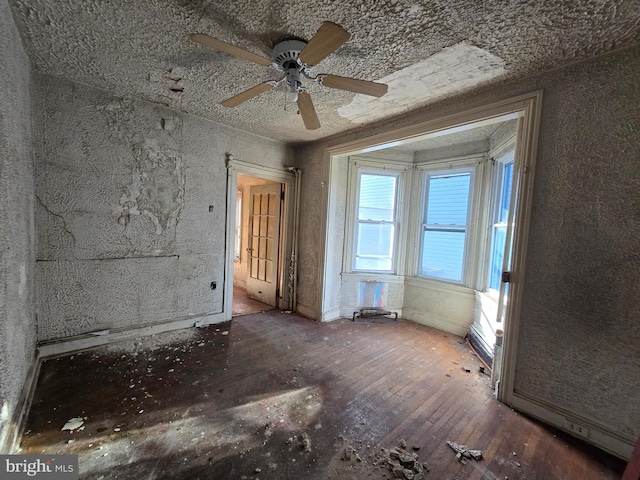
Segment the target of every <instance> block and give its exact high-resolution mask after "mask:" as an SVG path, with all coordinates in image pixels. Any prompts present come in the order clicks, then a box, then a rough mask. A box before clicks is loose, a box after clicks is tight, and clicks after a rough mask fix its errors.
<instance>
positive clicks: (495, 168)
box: [481, 143, 516, 299]
mask: <svg viewBox="0 0 640 480" xmlns="http://www.w3.org/2000/svg"><path fill="white" fill-rule="evenodd" d="M508 164H511V165H513V170H512V173H511V184H510V186H509V203H510V205H509V211H508V213H507V219H506V221H504V222H499V221H497V220H499V209H500V203H501V199H502V191H503V187H504V185H503V183H502V182H503V178H504V169H505V167H506V165H508ZM491 166H492V171H491V179H490V184H489V186H488V188H489V198H490V199H489V202H490V204H489V208H488V212H489V213H488V218H487V237H486V258H485V262H484V265H485V268H484V269H483V271H482V272H481V276H482V291H484V292H486V293H488V294H489V295H491V296H492V297H495V298H496V299H497V298H498V296H499V294H500V282H499V284H498V288H497V289H495V288H491V286H490V280H489V276H490V272H491V269H492V262H493V250H494V248H493V246H494V235H495V229H496V227H498V226H500V227H504V228H505V242H506V240H507V238H506V237H508V235H507V233H508V230H509V228H508V227H509V219H511V220H512V223H514V222H515V218H514V216H513V214H512V212H513V210H514V208H515V207H516V205H511V202H513V201H514V200H515V199H514V198H513V197H514V194H513V191H514V187H515V186H516V185H515V177H514V175H515V169H516V162H515V145H514V144H513V143H510V144H508V145H507V146H506V148H504V149H503V150H502V151H500V152H499V154H497V155H493V156H492V161H491ZM511 242H513V237H512V238H511ZM512 248H513V246H512ZM503 250H504V249H503ZM507 261H508V260H507ZM503 269H504V259H503V264H502V265H501V266H500V270H501V271H502V270H503Z"/></svg>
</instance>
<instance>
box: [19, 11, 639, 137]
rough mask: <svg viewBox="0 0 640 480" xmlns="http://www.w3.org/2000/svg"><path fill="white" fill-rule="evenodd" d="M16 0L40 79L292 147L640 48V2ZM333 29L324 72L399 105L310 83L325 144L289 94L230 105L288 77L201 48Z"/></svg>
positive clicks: (248, 45)
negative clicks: (61, 80)
mask: <svg viewBox="0 0 640 480" xmlns="http://www.w3.org/2000/svg"><path fill="white" fill-rule="evenodd" d="M9 1H10V4H11V7H12V10H13V13H14V17H15V19H16V23H17V24H18V27H19V28H20V30H21V32H22V34H23V38H24V41H25V46H26V49H27V52H28V54H29V56H30V58H31V60H32V62H33V64H34V65H35V67H36V69H37V70H38V71H40V72H43V73H47V74H51V75H56V76H62V77H65V78H68V79H70V80H72V81H77V82H81V83H84V84H88V85H91V86H95V87H99V88H102V89H106V90H108V91H110V92H113V93H114V94H116V95H122V96H134V97H137V98H142V99H144V100H148V101H151V102H157V103H161V104H164V105H167V106H169V107H170V108H173V109H176V110H180V111H185V112H190V113H193V114H196V115H200V116H202V117H205V118H209V119H211V120H214V121H217V122H221V123H224V124H227V125H230V126H233V127H237V128H240V129H242V130H246V131H249V132H253V133H256V134H259V135H263V136H266V137H269V138H273V139H277V140H282V141H285V142H304V141H309V140H314V139H318V138H322V137H326V136H328V135H332V134H335V133H338V132H341V131H344V130H348V129H352V128H354V127H357V126H360V125H363V124H366V123H368V122H372V121H377V120H380V119H382V118H384V117H386V116H390V115H397V114H399V113H402V112H404V111H408V110H410V109H414V108H418V107H420V106H422V105H425V104H427V103H429V102H432V101H433V100H435V99H437V98H442V97H444V96H448V95H452V94H455V93H457V92H460V91H463V90H469V89H472V88H475V87H477V86H479V85H485V84H488V83H496V82H501V81H505V80H507V79H509V78H514V77H517V76H521V75H526V74H531V73H534V72H538V71H542V70H547V69H549V68H553V67H555V66H559V65H563V64H566V63H570V62H574V61H576V60H580V59H584V58H588V57H593V56H595V55H598V54H602V53H604V52H607V51H610V50H614V49H619V48H622V47H624V46H627V45H632V44H637V43H640V2H638V1H634V0H616V1H596V0H572V1H564V0H563V1H541V0H537V1H534V0H522V1H508V2H507V1H495V2H485V1H483V2H470V1H469V0H430V1H425V0H414V1H409V0H389V1H380V0H345V1H341V2H337V1H336V2H329V1H309V0H297V1H292V0H257V1H251V2H247V1H246V0H243V1H224V2H211V1H187V0H150V1H144V2H142V1H139V2H138V1H135V2H132V1H124V0H122V1H117V0H111V1H108V0H106V1H105V0H48V1H47V0H9ZM325 20H330V21H333V22H335V23H338V24H340V25H342V26H343V27H344V28H345V29H346V30H347V31H348V32H349V33H350V34H351V38H350V40H349V41H347V43H345V44H344V45H343V46H342V47H341V48H340V49H339V50H337V51H336V52H334V53H333V54H332V55H330V56H329V57H328V58H327V59H325V60H323V61H322V62H321V63H320V64H319V65H317V66H316V67H315V68H314V69H313V73H314V74H317V73H333V74H336V75H341V76H348V77H355V78H360V79H365V80H379V81H383V82H386V83H388V84H389V92H388V93H387V95H385V96H384V97H381V98H380V99H375V98H372V97H362V96H361V95H357V96H356V95H354V94H352V93H348V92H343V91H339V90H334V89H329V88H325V87H321V86H319V85H317V84H314V83H307V84H306V86H307V87H308V88H309V90H310V92H311V95H312V98H313V101H314V103H315V106H316V111H317V113H318V117H319V119H320V123H321V128H320V129H318V130H314V131H307V130H305V128H304V125H303V123H302V119H301V118H300V116H299V115H298V114H297V108H296V106H295V104H289V105H287V104H286V102H285V93H284V92H283V91H271V92H267V93H265V94H262V95H261V96H259V97H256V98H254V99H252V100H250V101H248V102H246V103H244V104H242V105H240V106H238V107H236V108H233V109H229V108H225V107H223V106H221V105H220V102H221V101H222V100H225V99H227V98H229V97H231V96H233V95H235V94H237V93H240V92H242V91H244V90H246V89H247V88H249V87H252V86H254V85H256V84H257V83H260V82H263V81H265V80H269V79H275V78H279V75H278V73H277V72H276V71H275V70H273V69H272V68H271V67H262V66H259V65H257V64H253V63H249V62H247V61H243V60H239V59H237V58H235V57H231V56H229V55H228V54H224V53H221V52H217V51H214V50H210V49H207V48H205V47H202V46H200V45H197V44H194V43H192V42H191V41H190V40H189V35H190V34H191V33H196V32H197V33H206V34H208V35H211V36H213V37H216V38H219V39H221V40H223V41H226V42H229V43H232V44H234V45H236V46H238V47H241V48H244V49H246V50H249V51H252V52H254V53H258V54H260V55H263V56H266V57H269V58H270V56H271V47H272V46H273V45H274V44H275V43H277V41H278V40H281V39H283V38H287V37H299V38H302V39H306V40H309V39H310V38H311V37H312V36H313V34H314V33H315V31H316V30H317V29H318V27H319V26H320V24H321V23H322V22H323V21H325Z"/></svg>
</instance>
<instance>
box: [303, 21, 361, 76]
mask: <svg viewBox="0 0 640 480" xmlns="http://www.w3.org/2000/svg"><path fill="white" fill-rule="evenodd" d="M349 37H350V35H349V32H347V31H346V30H345V29H344V28H342V27H341V26H340V25H338V24H337V23H333V22H324V23H323V24H322V25H320V28H319V29H318V31H317V32H316V34H315V35H314V36H313V38H312V39H311V40H309V43H307V46H306V47H304V49H302V51H301V52H300V55H299V56H298V58H299V59H300V61H301V62H302V63H305V64H307V65H317V64H318V63H320V62H321V61H322V60H324V59H325V58H326V57H327V56H328V55H329V54H330V53H332V52H334V51H335V50H337V49H338V48H340V46H341V45H342V44H343V43H344V42H346V41H347V40H349Z"/></svg>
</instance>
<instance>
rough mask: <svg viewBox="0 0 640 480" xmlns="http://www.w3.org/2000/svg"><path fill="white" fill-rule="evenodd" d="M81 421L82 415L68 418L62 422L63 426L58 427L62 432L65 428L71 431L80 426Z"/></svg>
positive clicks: (82, 421)
mask: <svg viewBox="0 0 640 480" xmlns="http://www.w3.org/2000/svg"><path fill="white" fill-rule="evenodd" d="M83 423H84V420H83V419H82V417H74V418H70V419H69V420H67V423H65V424H64V427H62V428H61V429H60V431H61V432H63V431H65V430H69V431H70V432H73V431H74V430H76V429H78V428H80V427H81V426H82V424H83Z"/></svg>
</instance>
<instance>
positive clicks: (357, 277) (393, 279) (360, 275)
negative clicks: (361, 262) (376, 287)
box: [341, 272, 405, 283]
mask: <svg viewBox="0 0 640 480" xmlns="http://www.w3.org/2000/svg"><path fill="white" fill-rule="evenodd" d="M341 276H342V280H344V281H348V282H366V281H376V282H386V283H403V282H404V279H405V277H404V276H402V275H397V274H395V273H379V272H347V273H342V274H341Z"/></svg>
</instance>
